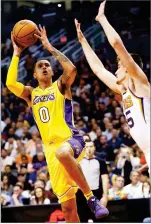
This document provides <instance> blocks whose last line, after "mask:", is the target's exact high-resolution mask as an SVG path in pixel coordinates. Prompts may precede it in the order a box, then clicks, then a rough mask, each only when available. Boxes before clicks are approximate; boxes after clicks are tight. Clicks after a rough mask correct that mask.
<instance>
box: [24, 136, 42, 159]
mask: <svg viewBox="0 0 151 224" xmlns="http://www.w3.org/2000/svg"><path fill="white" fill-rule="evenodd" d="M31 137H32V138H31V139H29V140H28V141H27V143H26V144H25V148H26V152H27V153H28V154H29V155H30V156H32V157H33V156H34V155H36V140H37V139H38V138H39V133H38V132H32V134H31Z"/></svg>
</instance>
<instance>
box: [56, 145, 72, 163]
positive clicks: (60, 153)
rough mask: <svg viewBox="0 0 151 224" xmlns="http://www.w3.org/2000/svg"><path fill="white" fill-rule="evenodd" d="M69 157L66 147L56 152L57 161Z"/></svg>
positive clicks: (69, 153)
mask: <svg viewBox="0 0 151 224" xmlns="http://www.w3.org/2000/svg"><path fill="white" fill-rule="evenodd" d="M69 156H71V150H70V148H69V147H67V146H63V147H61V148H59V149H58V150H57V151H56V157H57V159H58V160H62V159H68V158H69Z"/></svg>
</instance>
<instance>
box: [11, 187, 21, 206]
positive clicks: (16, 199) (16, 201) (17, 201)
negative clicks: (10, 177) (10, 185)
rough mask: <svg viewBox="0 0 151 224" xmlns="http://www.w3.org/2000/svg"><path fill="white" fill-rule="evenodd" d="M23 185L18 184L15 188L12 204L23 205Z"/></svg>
mask: <svg viewBox="0 0 151 224" xmlns="http://www.w3.org/2000/svg"><path fill="white" fill-rule="evenodd" d="M22 191H23V189H22V186H21V185H19V184H16V185H15V186H14V189H13V195H12V197H11V202H10V204H11V205H15V206H22V205H23V197H22Z"/></svg>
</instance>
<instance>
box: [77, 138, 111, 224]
mask: <svg viewBox="0 0 151 224" xmlns="http://www.w3.org/2000/svg"><path fill="white" fill-rule="evenodd" d="M85 143H86V145H85V147H86V155H85V157H84V158H83V160H82V161H81V162H80V165H81V168H82V171H83V173H84V176H85V178H86V180H87V182H88V184H89V186H90V189H91V190H92V192H93V194H94V196H96V197H97V198H98V199H100V203H101V204H102V205H104V206H105V207H106V205H107V201H108V189H109V177H108V171H107V166H106V163H105V162H104V161H103V160H100V159H99V158H97V157H96V156H95V155H94V152H95V146H94V143H93V142H92V141H91V140H86V141H85ZM76 199H77V207H78V214H79V218H80V221H81V222H88V220H89V219H92V220H93V221H94V222H97V221H99V220H96V219H95V216H94V215H93V213H92V212H91V211H90V209H89V208H88V205H87V201H86V200H85V198H84V197H83V194H82V192H81V190H80V189H79V190H78V192H77V194H76ZM99 222H100V221H99Z"/></svg>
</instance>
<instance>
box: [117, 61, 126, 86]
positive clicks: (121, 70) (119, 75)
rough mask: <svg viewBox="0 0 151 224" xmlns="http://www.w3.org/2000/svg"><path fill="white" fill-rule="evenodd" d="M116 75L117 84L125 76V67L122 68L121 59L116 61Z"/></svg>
mask: <svg viewBox="0 0 151 224" xmlns="http://www.w3.org/2000/svg"><path fill="white" fill-rule="evenodd" d="M115 74H116V77H117V82H116V83H117V84H119V85H120V84H121V83H122V82H123V81H124V80H125V78H126V69H125V68H124V66H123V65H122V63H121V61H119V62H118V69H117V71H116V72H115Z"/></svg>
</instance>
